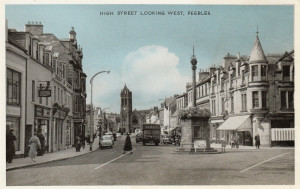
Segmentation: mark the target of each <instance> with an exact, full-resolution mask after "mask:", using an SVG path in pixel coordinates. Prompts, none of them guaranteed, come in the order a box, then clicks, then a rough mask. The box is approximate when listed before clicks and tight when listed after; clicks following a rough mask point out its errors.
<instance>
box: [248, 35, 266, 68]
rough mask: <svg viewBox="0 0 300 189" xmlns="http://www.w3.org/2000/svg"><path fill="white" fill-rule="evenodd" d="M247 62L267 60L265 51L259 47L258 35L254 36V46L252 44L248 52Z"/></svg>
mask: <svg viewBox="0 0 300 189" xmlns="http://www.w3.org/2000/svg"><path fill="white" fill-rule="evenodd" d="M249 62H250V63H268V60H267V59H266V56H265V53H264V51H263V49H262V47H261V44H260V40H259V38H258V36H256V39H255V42H254V46H253V48H252V51H251V54H250V59H249Z"/></svg>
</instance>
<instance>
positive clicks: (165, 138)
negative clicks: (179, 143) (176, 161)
mask: <svg viewBox="0 0 300 189" xmlns="http://www.w3.org/2000/svg"><path fill="white" fill-rule="evenodd" d="M162 143H163V144H172V143H173V139H172V138H171V137H169V136H163V137H162Z"/></svg>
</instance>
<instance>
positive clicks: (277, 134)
mask: <svg viewBox="0 0 300 189" xmlns="http://www.w3.org/2000/svg"><path fill="white" fill-rule="evenodd" d="M271 134H272V141H294V140H295V129H294V128H276V129H275V128H274V129H271Z"/></svg>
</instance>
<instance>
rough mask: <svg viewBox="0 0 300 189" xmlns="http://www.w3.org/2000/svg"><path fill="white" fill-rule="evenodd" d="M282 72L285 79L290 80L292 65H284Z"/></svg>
mask: <svg viewBox="0 0 300 189" xmlns="http://www.w3.org/2000/svg"><path fill="white" fill-rule="evenodd" d="M282 74H283V81H289V80H290V66H283V67H282Z"/></svg>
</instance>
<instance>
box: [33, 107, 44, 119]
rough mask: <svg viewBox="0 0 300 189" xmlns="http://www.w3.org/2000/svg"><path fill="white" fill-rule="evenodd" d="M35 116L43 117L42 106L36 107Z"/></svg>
mask: <svg viewBox="0 0 300 189" xmlns="http://www.w3.org/2000/svg"><path fill="white" fill-rule="evenodd" d="M35 116H37V117H43V108H42V107H40V106H36V107H35Z"/></svg>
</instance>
